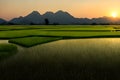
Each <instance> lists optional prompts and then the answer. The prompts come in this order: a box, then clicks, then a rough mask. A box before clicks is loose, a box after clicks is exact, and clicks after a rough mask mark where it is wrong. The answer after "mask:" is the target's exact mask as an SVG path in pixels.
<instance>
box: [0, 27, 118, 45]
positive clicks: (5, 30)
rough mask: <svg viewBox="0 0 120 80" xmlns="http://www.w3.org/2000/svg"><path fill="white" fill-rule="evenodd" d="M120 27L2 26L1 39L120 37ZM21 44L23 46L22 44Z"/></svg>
mask: <svg viewBox="0 0 120 80" xmlns="http://www.w3.org/2000/svg"><path fill="white" fill-rule="evenodd" d="M119 27H120V26H119V25H3V26H2V25H1V26H0V31H1V32H0V39H14V38H27V37H49V38H50V37H54V38H55V37H57V38H58V37H59V38H60V39H61V38H62V39H71V38H99V37H120V32H119V30H120V28H119ZM17 41H18V39H17ZM23 42H24V40H23ZM20 43H21V44H23V43H22V42H19V44H20ZM32 43H33V42H32ZM32 43H31V44H32ZM29 45H30V43H29ZM32 45H33V44H32Z"/></svg>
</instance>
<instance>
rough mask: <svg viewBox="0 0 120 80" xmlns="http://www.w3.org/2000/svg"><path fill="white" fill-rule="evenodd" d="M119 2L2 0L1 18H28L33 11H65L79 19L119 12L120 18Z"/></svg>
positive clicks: (114, 0)
mask: <svg viewBox="0 0 120 80" xmlns="http://www.w3.org/2000/svg"><path fill="white" fill-rule="evenodd" d="M119 3H120V1H118V0H109V1H108V0H106V1H104V0H101V1H100V0H74V1H73V0H65V1H61V0H57V1H56V0H49V1H45V0H36V1H34V0H1V1H0V18H3V19H6V20H10V19H12V18H15V17H19V16H26V15H28V14H29V13H31V12H32V11H38V12H39V13H40V14H44V13H45V12H46V11H52V12H56V11H58V10H63V11H66V12H69V13H70V14H71V15H73V16H74V17H77V18H85V17H86V18H96V17H102V16H108V17H109V16H111V13H112V12H117V14H118V16H117V17H119V12H120V10H119V7H120V5H119Z"/></svg>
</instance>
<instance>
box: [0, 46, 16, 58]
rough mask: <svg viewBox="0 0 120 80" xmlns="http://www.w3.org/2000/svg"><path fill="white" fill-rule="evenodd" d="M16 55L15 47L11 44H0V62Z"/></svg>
mask: <svg viewBox="0 0 120 80" xmlns="http://www.w3.org/2000/svg"><path fill="white" fill-rule="evenodd" d="M15 53H17V46H15V45H13V44H0V60H2V59H4V58H7V57H9V56H11V55H13V54H15Z"/></svg>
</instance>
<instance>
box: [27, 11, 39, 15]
mask: <svg viewBox="0 0 120 80" xmlns="http://www.w3.org/2000/svg"><path fill="white" fill-rule="evenodd" d="M28 16H40V13H39V12H38V11H33V12H32V13H30V14H29V15H28Z"/></svg>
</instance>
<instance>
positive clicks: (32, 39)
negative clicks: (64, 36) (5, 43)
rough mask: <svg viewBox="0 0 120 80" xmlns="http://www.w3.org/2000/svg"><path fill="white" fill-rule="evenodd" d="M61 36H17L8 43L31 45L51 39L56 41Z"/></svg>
mask: <svg viewBox="0 0 120 80" xmlns="http://www.w3.org/2000/svg"><path fill="white" fill-rule="evenodd" d="M59 39H61V38H54V37H53V38H52V37H27V38H17V39H10V40H9V42H10V43H16V44H19V45H22V46H24V47H31V46H34V45H37V44H42V43H47V42H51V41H56V40H59Z"/></svg>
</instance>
